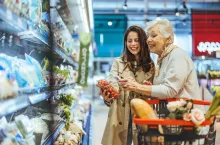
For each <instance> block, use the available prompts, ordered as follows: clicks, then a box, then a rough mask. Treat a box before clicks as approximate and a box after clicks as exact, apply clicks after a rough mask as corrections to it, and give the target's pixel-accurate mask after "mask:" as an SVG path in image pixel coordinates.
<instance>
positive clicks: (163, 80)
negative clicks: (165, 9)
mask: <svg viewBox="0 0 220 145" xmlns="http://www.w3.org/2000/svg"><path fill="white" fill-rule="evenodd" d="M147 37H148V38H147V44H148V46H149V49H150V51H151V52H152V53H155V54H157V55H158V60H157V65H156V68H155V76H154V81H153V85H143V84H140V83H137V82H136V81H135V80H134V79H122V80H120V85H121V86H122V87H124V89H126V90H130V91H134V92H139V93H142V94H144V95H147V96H152V97H155V98H159V99H160V98H179V97H187V98H193V99H199V98H200V91H199V85H198V80H197V75H196V70H195V68H194V65H193V62H192V59H191V58H190V57H189V56H188V55H187V54H186V53H185V52H184V50H182V49H181V48H179V47H178V46H176V45H174V44H173V42H174V32H173V28H172V25H171V23H170V22H169V20H167V19H156V20H154V21H152V22H150V23H148V24H147Z"/></svg>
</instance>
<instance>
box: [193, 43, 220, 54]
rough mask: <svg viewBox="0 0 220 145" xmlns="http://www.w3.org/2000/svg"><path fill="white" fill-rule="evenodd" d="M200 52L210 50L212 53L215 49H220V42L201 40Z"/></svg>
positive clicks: (198, 47)
mask: <svg viewBox="0 0 220 145" xmlns="http://www.w3.org/2000/svg"><path fill="white" fill-rule="evenodd" d="M197 49H198V51H199V52H206V51H207V52H208V53H209V54H211V53H212V52H214V51H218V50H220V43H219V42H200V43H199V45H198V46H197Z"/></svg>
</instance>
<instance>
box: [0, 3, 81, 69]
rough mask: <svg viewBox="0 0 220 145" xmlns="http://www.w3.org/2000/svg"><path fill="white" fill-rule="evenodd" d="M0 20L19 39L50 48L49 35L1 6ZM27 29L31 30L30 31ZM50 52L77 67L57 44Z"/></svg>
mask: <svg viewBox="0 0 220 145" xmlns="http://www.w3.org/2000/svg"><path fill="white" fill-rule="evenodd" d="M5 16H7V17H5ZM0 19H2V20H4V21H5V22H6V23H8V24H10V25H11V28H10V29H15V30H14V31H16V32H18V33H17V34H18V36H19V37H20V39H23V40H27V41H31V42H34V43H37V44H45V45H47V46H49V47H50V46H51V44H50V37H49V35H48V34H49V33H48V32H45V30H42V28H40V27H41V26H40V25H39V26H37V28H35V27H36V26H34V25H35V24H33V22H31V21H28V20H25V19H22V18H20V17H19V16H17V15H16V14H14V13H13V12H11V10H9V9H7V8H5V7H4V6H3V5H2V4H0ZM32 27H34V28H32ZM28 28H32V30H31V29H28ZM52 50H54V51H55V53H57V54H58V55H59V56H61V57H62V58H63V59H64V60H66V61H68V62H69V63H70V64H72V65H73V66H75V67H76V68H77V67H78V63H77V62H75V61H74V60H73V59H72V58H71V57H69V56H68V54H67V53H66V52H65V51H64V50H63V48H61V46H60V45H59V44H57V43H56V44H55V46H54V48H53V49H52Z"/></svg>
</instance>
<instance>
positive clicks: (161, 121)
mask: <svg viewBox="0 0 220 145" xmlns="http://www.w3.org/2000/svg"><path fill="white" fill-rule="evenodd" d="M213 120H214V119H213V118H211V119H210V120H205V121H204V122H203V123H202V124H201V125H202V126H206V125H210V124H212V123H213ZM134 123H135V124H145V125H159V124H161V125H181V126H196V125H195V124H194V123H193V122H191V121H184V120H176V119H140V118H135V117H134Z"/></svg>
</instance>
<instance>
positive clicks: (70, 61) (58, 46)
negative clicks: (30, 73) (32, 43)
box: [53, 43, 78, 69]
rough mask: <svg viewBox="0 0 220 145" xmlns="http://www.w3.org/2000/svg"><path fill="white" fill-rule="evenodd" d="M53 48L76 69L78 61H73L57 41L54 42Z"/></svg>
mask: <svg viewBox="0 0 220 145" xmlns="http://www.w3.org/2000/svg"><path fill="white" fill-rule="evenodd" d="M53 50H54V51H55V52H56V53H57V54H58V55H60V56H61V57H62V58H63V59H64V60H66V61H67V62H69V63H70V64H72V65H73V66H75V67H76V69H77V68H78V63H77V62H76V61H74V60H73V58H71V57H70V56H69V55H68V54H67V53H66V52H65V51H64V50H63V48H62V47H61V46H60V45H59V44H58V43H56V44H55V46H54V47H53Z"/></svg>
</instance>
